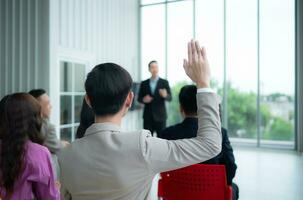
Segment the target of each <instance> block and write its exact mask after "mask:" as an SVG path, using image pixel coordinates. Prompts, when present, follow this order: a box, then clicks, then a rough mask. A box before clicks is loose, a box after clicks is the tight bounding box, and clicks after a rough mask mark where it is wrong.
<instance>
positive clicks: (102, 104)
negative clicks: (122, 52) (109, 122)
mask: <svg viewBox="0 0 303 200" xmlns="http://www.w3.org/2000/svg"><path fill="white" fill-rule="evenodd" d="M131 86H132V78H131V76H130V74H129V73H128V72H127V71H126V70H125V69H123V68H122V67H121V66H119V65H117V64H114V63H104V64H100V65H97V66H96V67H94V69H93V70H92V71H91V72H90V73H88V75H87V79H86V81H85V90H86V94H87V96H88V98H89V100H90V103H91V106H92V109H93V111H94V113H95V115H97V116H107V115H114V114H116V113H118V112H119V111H120V109H121V108H122V106H123V103H124V101H125V100H126V97H127V95H128V93H129V92H130V90H131Z"/></svg>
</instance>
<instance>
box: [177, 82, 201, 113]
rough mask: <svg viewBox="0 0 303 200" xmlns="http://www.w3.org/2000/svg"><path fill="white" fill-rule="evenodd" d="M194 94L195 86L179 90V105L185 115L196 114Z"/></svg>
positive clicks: (195, 92)
mask: <svg viewBox="0 0 303 200" xmlns="http://www.w3.org/2000/svg"><path fill="white" fill-rule="evenodd" d="M196 94H197V87H196V86H195V85H186V86H183V87H182V88H181V91H180V93H179V103H180V105H181V107H182V108H183V110H184V112H185V114H187V115H196V114H197V100H196Z"/></svg>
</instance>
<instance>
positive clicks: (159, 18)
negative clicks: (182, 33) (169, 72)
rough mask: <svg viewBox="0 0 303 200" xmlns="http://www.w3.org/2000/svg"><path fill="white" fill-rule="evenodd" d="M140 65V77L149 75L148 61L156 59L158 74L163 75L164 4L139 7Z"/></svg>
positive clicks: (144, 77) (145, 77)
mask: <svg viewBox="0 0 303 200" xmlns="http://www.w3.org/2000/svg"><path fill="white" fill-rule="evenodd" d="M141 18H142V22H141V36H142V41H141V50H142V51H141V58H142V59H141V61H142V62H141V66H142V70H141V72H142V79H143V80H144V79H147V78H149V77H150V73H149V71H148V63H149V62H150V61H152V60H156V61H158V65H159V75H160V76H162V77H165V62H166V61H165V5H154V6H146V7H142V9H141Z"/></svg>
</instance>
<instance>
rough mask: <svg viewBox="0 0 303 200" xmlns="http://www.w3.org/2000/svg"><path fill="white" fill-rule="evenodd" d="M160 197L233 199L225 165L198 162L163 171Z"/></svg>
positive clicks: (167, 198)
mask: <svg viewBox="0 0 303 200" xmlns="http://www.w3.org/2000/svg"><path fill="white" fill-rule="evenodd" d="M158 197H161V198H163V199H164V200H204V199H205V200H232V188H231V186H228V185H227V182H226V174H225V166H224V165H203V164H196V165H192V166H189V167H185V168H182V169H177V170H173V171H169V172H163V173H161V179H160V180H159V183H158Z"/></svg>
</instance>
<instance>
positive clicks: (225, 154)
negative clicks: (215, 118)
mask: <svg viewBox="0 0 303 200" xmlns="http://www.w3.org/2000/svg"><path fill="white" fill-rule="evenodd" d="M197 130H198V119H197V118H186V119H184V121H183V122H182V123H180V124H176V125H174V126H170V127H168V128H166V129H164V130H163V131H162V132H161V134H160V137H161V138H163V139H167V140H177V139H184V138H192V137H196V135H197ZM221 132H222V151H221V152H220V154H219V155H217V156H216V157H214V158H212V159H210V160H207V161H205V162H203V163H201V164H223V165H225V168H226V177H227V183H228V184H229V185H231V183H232V179H233V178H234V177H235V174H236V170H237V165H236V163H235V157H234V154H233V148H232V147H231V145H230V142H229V139H228V135H227V130H226V129H224V128H221Z"/></svg>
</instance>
